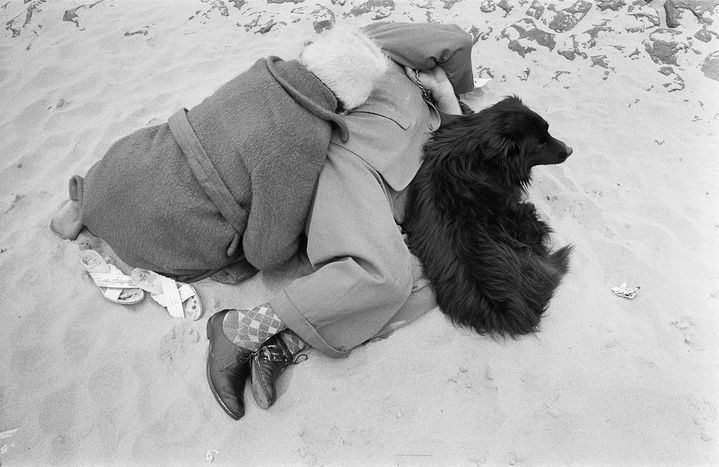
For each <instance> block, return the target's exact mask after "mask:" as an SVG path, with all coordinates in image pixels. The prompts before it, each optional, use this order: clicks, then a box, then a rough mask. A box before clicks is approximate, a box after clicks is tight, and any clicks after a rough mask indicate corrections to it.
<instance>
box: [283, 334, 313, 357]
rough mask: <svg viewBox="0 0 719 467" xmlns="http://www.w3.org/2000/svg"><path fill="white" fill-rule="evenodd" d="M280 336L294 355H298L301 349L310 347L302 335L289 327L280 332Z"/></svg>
mask: <svg viewBox="0 0 719 467" xmlns="http://www.w3.org/2000/svg"><path fill="white" fill-rule="evenodd" d="M280 338H281V339H282V342H284V343H285V345H286V346H287V350H289V351H290V353H291V354H292V355H297V354H298V353H299V352H300V351H302V350H304V349H306V348H307V347H309V345H307V342H305V341H303V340H302V338H301V337H300V336H298V335H297V334H295V333H294V332H293V331H290V330H289V329H285V330H284V331H282V333H280Z"/></svg>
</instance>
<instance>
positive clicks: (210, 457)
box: [205, 449, 217, 464]
mask: <svg viewBox="0 0 719 467" xmlns="http://www.w3.org/2000/svg"><path fill="white" fill-rule="evenodd" d="M216 454H217V451H215V450H214V449H210V450H209V451H207V455H205V460H206V461H207V462H209V463H210V464H212V463H213V462H215V455H216Z"/></svg>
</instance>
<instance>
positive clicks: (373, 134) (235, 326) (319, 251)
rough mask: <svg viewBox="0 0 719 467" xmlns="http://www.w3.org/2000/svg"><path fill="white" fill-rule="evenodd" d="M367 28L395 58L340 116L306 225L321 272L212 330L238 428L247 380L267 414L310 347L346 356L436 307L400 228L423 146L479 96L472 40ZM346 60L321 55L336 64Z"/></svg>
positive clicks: (212, 360) (217, 386)
mask: <svg viewBox="0 0 719 467" xmlns="http://www.w3.org/2000/svg"><path fill="white" fill-rule="evenodd" d="M363 31H364V32H365V33H366V34H367V36H368V37H369V38H370V39H371V40H372V41H374V43H376V44H377V47H378V48H381V50H382V51H383V52H384V53H385V54H386V55H387V57H388V58H390V59H391V60H388V61H387V62H386V65H385V67H386V71H385V73H384V75H383V76H382V78H381V80H379V81H378V82H377V83H376V85H375V89H374V91H373V92H372V94H371V96H370V97H369V99H368V100H367V101H366V102H365V103H363V104H362V105H360V106H358V107H357V108H356V109H354V110H352V111H351V112H348V113H347V114H346V115H344V116H343V122H344V123H345V124H346V126H347V129H348V136H349V138H348V139H343V138H342V134H341V133H340V132H338V131H335V132H334V133H333V135H332V139H331V142H330V145H329V148H328V150H327V160H326V162H325V163H324V166H323V167H322V170H321V172H320V176H319V180H318V184H317V188H316V191H315V195H314V199H313V201H312V205H311V209H310V212H309V217H308V220H307V223H306V228H305V233H306V236H307V249H306V253H307V257H308V259H309V261H310V263H311V265H312V267H313V271H314V272H312V273H311V274H309V275H307V276H304V277H301V278H299V279H297V280H295V281H293V282H292V283H291V284H290V285H289V286H288V287H286V288H285V289H284V290H283V291H281V292H280V293H279V294H278V295H276V296H275V297H273V298H272V299H270V300H269V301H268V302H266V303H262V304H260V305H258V306H256V307H255V308H253V309H250V310H244V309H227V310H222V311H220V312H218V313H215V314H214V315H213V316H211V317H210V319H209V320H208V323H207V336H208V339H209V341H210V343H209V346H210V350H209V355H208V360H207V377H208V382H209V385H210V389H211V391H212V393H213V395H214V396H215V399H216V400H217V402H218V403H219V405H220V406H221V407H222V409H223V410H224V411H225V412H226V413H227V414H228V415H229V416H230V417H232V418H234V419H239V418H241V417H242V416H243V415H244V401H243V391H244V386H245V381H246V379H247V378H248V377H250V378H251V384H252V391H253V395H254V398H255V400H256V401H257V403H258V405H260V406H261V407H264V408H266V407H269V406H270V405H272V403H273V402H274V400H275V397H276V392H275V382H276V379H277V377H278V376H279V374H280V373H281V372H282V370H283V369H284V368H285V367H287V366H288V365H289V364H290V363H292V361H293V359H294V356H295V355H296V354H297V353H298V352H299V351H300V350H302V349H303V348H305V347H306V346H311V347H313V348H315V349H317V350H319V351H320V352H322V353H323V354H325V355H327V356H329V357H335V358H337V357H345V356H347V355H348V354H349V353H350V351H351V350H352V349H353V348H355V347H357V346H359V345H361V344H363V343H364V342H367V341H368V340H370V339H373V338H376V337H378V336H382V335H385V334H387V333H389V332H391V331H392V330H394V329H396V328H398V327H400V326H403V325H404V324H407V323H408V322H410V321H412V320H413V319H415V318H417V317H418V316H420V315H422V314H423V313H425V312H427V311H429V310H430V309H432V308H433V307H434V306H435V301H434V295H433V294H432V291H431V290H430V287H429V286H428V283H427V282H426V281H425V280H423V278H422V270H421V266H420V264H419V261H418V260H417V259H416V257H414V256H413V255H412V254H411V253H410V251H409V250H408V248H407V246H406V244H405V241H404V239H403V235H402V232H401V229H400V227H399V225H400V224H401V223H402V220H403V216H404V206H405V202H406V197H405V195H406V188H407V186H408V185H409V183H410V181H411V180H412V179H413V177H414V176H415V174H416V173H417V171H418V169H419V167H420V165H421V160H422V146H423V144H424V143H425V142H426V141H427V139H428V138H429V136H430V135H431V133H432V132H433V131H434V130H436V129H437V128H438V127H439V126H440V125H441V124H442V120H443V118H450V117H448V116H447V115H445V114H459V113H460V104H459V102H458V100H457V98H456V96H455V92H457V93H465V92H468V91H471V90H472V89H473V87H474V82H473V76H472V64H471V48H472V40H471V37H470V36H469V35H468V34H467V33H465V32H464V31H462V30H461V29H460V28H459V27H457V26H454V25H440V24H436V23H430V24H403V23H375V24H372V25H370V26H367V27H365V28H364V29H363ZM318 51H319V49H318ZM344 52H345V51H343V50H337V49H335V48H327V49H325V50H321V53H320V55H321V56H322V57H323V58H325V59H327V60H329V61H331V62H333V61H334V59H333V58H332V57H333V56H334V55H337V54H340V55H341V54H343V53H344ZM371 56H376V55H375V54H374V53H373V54H371ZM358 65H360V66H364V62H362V63H361V64H358ZM375 67H377V68H379V65H373V67H372V68H375ZM405 67H411V68H413V69H414V70H418V71H414V70H410V71H407V70H406V68H405ZM432 98H433V99H432Z"/></svg>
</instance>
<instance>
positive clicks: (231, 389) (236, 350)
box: [207, 310, 252, 420]
mask: <svg viewBox="0 0 719 467" xmlns="http://www.w3.org/2000/svg"><path fill="white" fill-rule="evenodd" d="M229 311H230V310H222V311H220V312H218V313H215V314H214V315H212V316H210V319H209V320H207V338H208V339H209V340H210V351H209V354H208V356H207V382H208V383H209V384H210V390H211V391H212V395H214V396H215V400H216V401H217V403H218V404H220V407H222V409H223V410H224V411H225V412H226V413H227V415H229V416H230V417H232V418H234V419H235V420H239V419H240V418H242V416H243V415H244V414H245V404H244V402H243V399H242V395H243V392H244V390H245V380H246V379H247V376H248V375H249V374H250V358H251V356H252V352H251V351H250V350H247V349H243V348H242V347H238V346H237V345H235V344H234V343H233V342H232V341H230V340H229V339H228V338H227V337H226V336H225V333H224V332H223V330H222V321H223V319H224V317H225V315H226V314H227V313H228V312H229Z"/></svg>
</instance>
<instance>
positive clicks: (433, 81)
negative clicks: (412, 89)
mask: <svg viewBox="0 0 719 467" xmlns="http://www.w3.org/2000/svg"><path fill="white" fill-rule="evenodd" d="M404 71H405V74H406V75H407V77H408V78H409V79H410V81H412V82H413V83H414V84H416V85H417V86H419V87H420V89H424V90H427V91H428V92H429V94H430V95H431V96H432V97H433V98H434V100H435V101H436V103H437V108H439V109H440V110H441V111H443V112H445V113H450V114H461V113H462V111H461V109H460V107H459V102H458V101H457V98H456V97H455V95H454V88H453V87H452V83H451V82H450V81H449V78H447V73H445V71H444V69H442V67H441V66H435V67H434V68H432V69H429V70H421V71H420V70H415V69H412V68H409V67H405V68H404Z"/></svg>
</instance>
